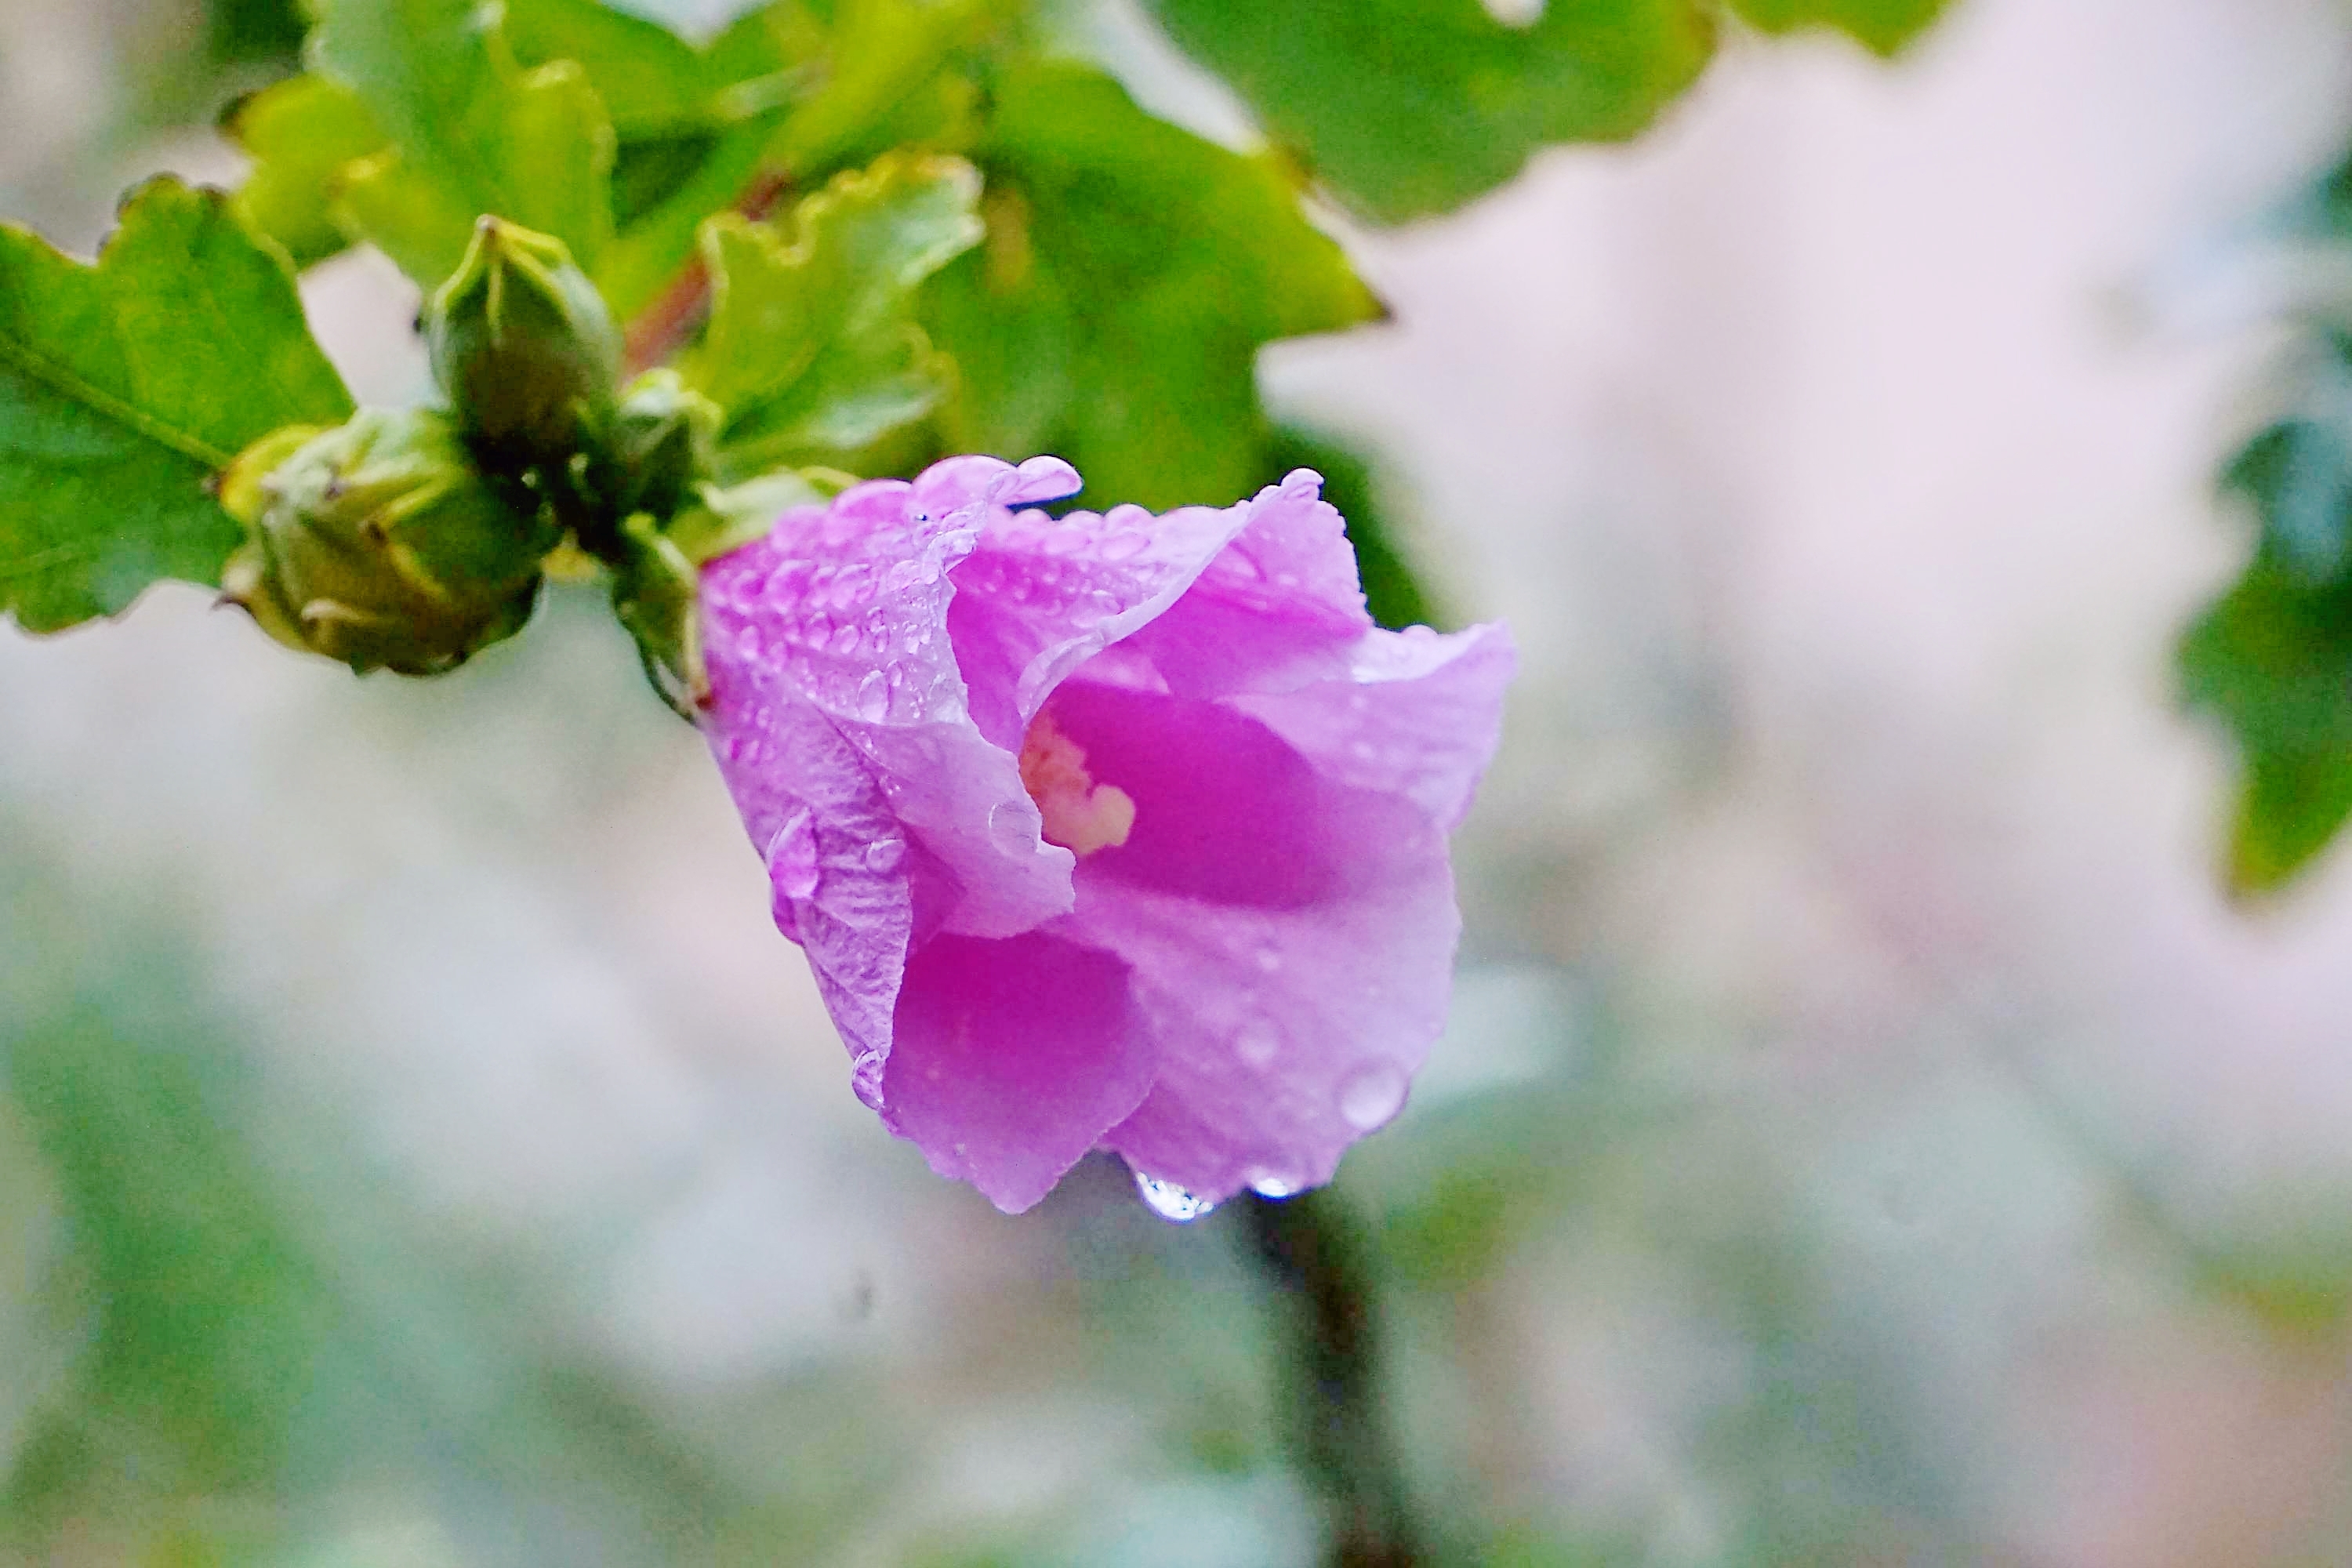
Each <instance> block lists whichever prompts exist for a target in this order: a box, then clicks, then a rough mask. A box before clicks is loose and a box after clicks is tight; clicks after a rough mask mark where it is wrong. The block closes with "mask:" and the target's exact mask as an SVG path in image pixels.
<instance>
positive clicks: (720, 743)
mask: <svg viewBox="0 0 2352 1568" xmlns="http://www.w3.org/2000/svg"><path fill="white" fill-rule="evenodd" d="M1320 485H1321V480H1320V479H1318V477H1317V476H1316V475H1314V474H1312V473H1309V472H1307V471H1305V470H1301V471H1299V472H1297V473H1294V474H1292V475H1291V476H1290V477H1289V478H1288V479H1285V480H1284V481H1283V482H1282V483H1281V484H1280V485H1279V486H1275V487H1271V488H1269V489H1265V490H1264V491H1261V492H1260V493H1259V494H1258V495H1257V496H1256V497H1255V499H1253V500H1247V501H1244V502H1243V503H1241V504H1240V505H1238V506H1234V507H1231V508H1228V509H1226V510H1213V509H1210V508H1207V507H1187V508H1185V509H1183V510H1178V511H1172V512H1170V513H1168V514H1167V515H1166V516H1164V517H1158V518H1155V517H1153V516H1152V515H1151V514H1150V513H1149V512H1147V511H1145V510H1142V509H1141V508H1139V507H1121V508H1118V509H1117V510H1113V511H1112V512H1110V513H1109V514H1108V515H1104V516H1098V515H1097V514H1095V513H1092V512H1076V513H1073V514H1071V515H1070V516H1068V517H1066V518H1064V519H1062V520H1060V521H1055V520H1053V519H1051V518H1048V517H1046V516H1045V514H1044V513H1043V512H1039V511H1034V510H1025V511H1020V512H1015V511H1013V510H1009V509H1010V508H1011V507H1012V506H1013V505H1017V504H1019V503H1022V502H1025V501H1035V500H1047V499H1051V498H1053V497H1056V496H1063V495H1068V494H1070V493H1072V492H1073V491H1075V490H1076V489H1077V488H1078V476H1077V474H1076V472H1075V471H1073V470H1072V469H1071V468H1070V467H1069V465H1067V464H1066V463H1064V462H1061V461H1060V460H1058V459H1056V458H1033V459H1031V460H1030V461H1028V462H1026V463H1024V464H1022V465H1021V466H1020V467H1019V468H1013V467H1010V466H1008V465H1006V464H1003V463H1000V462H997V461H995V460H994V459H992V458H950V459H949V460H947V461H945V462H942V463H940V464H938V465H936V466H934V467H933V468H930V469H929V470H927V471H926V472H925V473H924V474H923V475H922V476H921V477H920V478H919V479H916V480H915V481H914V482H913V483H911V484H908V483H905V482H901V481H897V480H881V481H876V482H873V483H868V484H862V485H859V486H857V487H856V489H851V490H849V491H847V492H845V493H844V494H843V495H842V496H840V497H839V498H838V499H836V500H835V501H834V503H833V505H832V506H831V507H829V508H826V509H823V510H820V509H817V508H814V507H811V508H803V509H799V510H793V511H789V512H786V513H785V514H784V515H783V516H782V518H780V519H779V520H778V521H777V523H776V526H775V528H774V530H773V531H772V532H771V533H770V534H769V535H768V536H767V537H766V538H765V539H764V540H762V541H761V542H758V543H755V544H751V545H749V546H747V547H745V548H744V549H741V550H740V551H737V552H734V553H733V554H731V555H729V556H727V557H726V558H724V559H723V560H721V561H719V562H716V563H713V564H712V565H711V566H710V567H709V569H708V571H707V572H706V574H705V577H704V586H703V613H704V617H705V626H706V630H707V633H708V641H709V665H710V673H711V679H712V685H713V689H714V699H713V702H712V706H711V709H710V713H709V718H708V720H707V721H706V729H707V731H708V732H709V740H710V746H711V751H712V752H713V753H714V754H715V755H716V756H717V758H718V761H719V770H720V772H721V773H723V774H724V775H725V776H726V780H727V784H728V787H729V788H730V790H731V791H732V792H733V793H734V796H735V803H736V805H737V806H738V807H739V808H740V810H741V812H742V814H743V820H744V823H745V825H746V826H748V827H749V828H750V830H751V838H752V842H753V843H754V844H756V845H758V846H759V847H761V849H762V851H763V852H764V853H765V854H766V856H767V860H768V870H769V874H770V877H771V879H772V881H773V884H774V891H775V915H776V923H777V925H778V926H779V927H780V928H782V931H783V932H784V934H786V935H787V936H789V937H791V938H793V940H794V941H795V942H799V943H800V944H801V946H802V947H803V949H805V950H806V952H807V953H808V959H809V963H810V964H811V966H812V967H813V968H814V971H815V973H816V980H817V984H818V987H819V988H820V990H821V991H822V993H823V994H824V1001H825V1005H826V1006H827V1007H828V1008H830V1009H831V1011H832V1014H833V1018H834V1022H835V1025H836V1026H838V1027H839V1028H840V1031H841V1035H842V1038H843V1039H844V1040H845V1042H846V1043H847V1045H848V1047H849V1049H850V1053H851V1056H852V1058H853V1059H854V1062H855V1069H854V1077H853V1081H854V1083H855V1085H856V1090H857V1093H858V1096H859V1098H861V1099H862V1100H865V1102H866V1104H867V1105H869V1106H871V1107H873V1108H874V1110H877V1112H879V1113H880V1114H881V1117H882V1120H883V1121H884V1123H885V1124H886V1125H887V1126H888V1127H889V1128H890V1130H891V1131H894V1132H896V1133H898V1135H899V1136H901V1137H904V1138H908V1139H911V1140H913V1141H914V1142H915V1143H916V1144H917V1145H918V1146H919V1147H920V1148H921V1150H922V1151H923V1153H924V1155H925V1156H926V1157H927V1158H928V1159H929V1162H930V1163H931V1166H932V1168H933V1169H934V1170H937V1171H938V1172H940V1173H941V1174H942V1175H946V1176H951V1177H956V1178H959V1179H961V1180H964V1181H969V1182H971V1184H973V1185H974V1186H977V1187H978V1188H979V1189H980V1190H981V1191H982V1193H984V1194H987V1195H988V1197H989V1198H990V1199H991V1200H992V1201H993V1202H994V1203H995V1204H996V1205H997V1206H998V1207H1000V1208H1003V1209H1005V1210H1008V1211H1012V1212H1018V1211H1019V1210H1022V1209H1025V1208H1027V1207H1029V1206H1030V1205H1033V1204H1034V1203H1036V1202H1037V1201H1038V1200H1039V1199H1040V1198H1042V1197H1044V1196H1045V1194H1046V1193H1047V1192H1048V1191H1049V1190H1050V1189H1051V1188H1052V1187H1053V1185H1054V1184H1055V1182H1056V1181H1058V1180H1059V1179H1060V1178H1061V1175H1062V1173H1064V1172H1065V1171H1066V1170H1068V1169H1069V1168H1070V1166H1071V1165H1073V1164H1074V1163H1076V1162H1077V1161H1078V1160H1079V1159H1080V1158H1081V1157H1082V1156H1084V1155H1085V1154H1086V1153H1087V1151H1088V1150H1090V1149H1093V1148H1096V1147H1097V1146H1101V1147H1107V1148H1110V1149H1113V1150H1116V1151H1118V1152H1119V1153H1120V1154H1121V1155H1123V1156H1124V1157H1125V1158H1126V1159H1127V1161H1128V1163H1129V1164H1130V1165H1132V1166H1133V1167H1134V1168H1135V1170H1136V1171H1137V1173H1139V1176H1148V1177H1150V1178H1154V1179H1156V1181H1157V1182H1158V1183H1160V1184H1166V1185H1167V1186H1170V1187H1175V1188H1181V1189H1185V1190H1186V1191H1188V1192H1189V1193H1190V1194H1197V1195H1198V1196H1199V1198H1201V1199H1202V1200H1203V1201H1210V1202H1213V1201H1215V1200H1218V1199H1222V1198H1223V1197H1225V1196H1227V1195H1229V1194H1233V1193H1234V1192H1237V1191H1239V1190H1240V1189H1241V1188H1243V1187H1245V1186H1255V1187H1256V1188H1257V1189H1258V1190H1259V1191H1261V1192H1265V1193H1269V1194H1279V1193H1285V1192H1295V1191H1297V1190H1298V1189H1300V1188H1303V1187H1307V1186H1310V1185H1314V1184H1318V1183H1321V1182H1324V1181H1328V1179H1329V1178H1330V1175H1331V1173H1332V1171H1333V1169H1334V1168H1335V1167H1336V1166H1337V1165H1338V1163H1339V1156H1340V1155H1341V1154H1342V1153H1344V1152H1346V1151H1347V1149H1348V1147H1349V1144H1351V1143H1353V1142H1355V1141H1356V1140H1357V1139H1359V1138H1360V1137H1362V1136H1363V1135H1364V1134H1365V1133H1367V1132H1369V1131H1372V1130H1373V1129H1374V1128H1377V1127H1379V1126H1380V1125H1381V1124H1382V1123H1383V1122H1385V1121H1388V1120H1389V1119H1390V1118H1391V1117H1392V1116H1393V1115H1395V1114H1396V1112H1397V1110H1398V1109H1399V1108H1400V1107H1401V1106H1402V1104H1403V1103H1404V1098H1405V1090H1406V1086H1407V1084H1408V1082H1409V1080H1410V1079H1411V1078H1412V1073H1413V1071H1414V1070H1415V1069H1416V1068H1419V1067H1420V1065H1421V1062H1422V1059H1423V1057H1424V1056H1425V1055H1426V1054H1427V1052H1428V1049H1429V1047H1430V1043H1431V1042H1432V1041H1433V1039H1434V1038H1435V1037H1436V1036H1437V1033H1438V1030H1439V1028H1440V1026H1441V1025H1442V1024H1443V1023H1444V1017H1445V1008H1446V998H1447V994H1448V991H1449V989H1450V985H1451V973H1452V967H1453V958H1454V942H1455V940H1456V937H1457V936H1458V934H1459V931H1460V928H1461V921H1460V917H1459V915H1458V914H1457V912H1456V910H1455V909H1454V879H1453V871H1452V868H1451V866H1450V864H1449V863H1448V860H1447V855H1446V835H1447V833H1448V832H1449V831H1450V830H1451V829H1452V828H1453V827H1454V825H1455V824H1456V823H1458V822H1459V821H1460V820H1461V818H1462V816H1463V813H1464V812H1465V810H1466V809H1467V808H1468V805H1469V802H1470V795H1471V790H1472V788H1473V786H1474V785H1475V783H1476V781H1477V778H1478V775H1479V773H1480V772H1481V770H1483V769H1484V767H1485V766H1486V762H1487V759H1488V758H1489V757H1490V756H1491V755H1492V754H1493V752H1494V749H1495V742H1496V729H1497V726H1498V723H1499V721H1500V709H1501V700H1502V691H1503V687H1504V685H1505V684H1506V683H1507V681H1508V680H1509V679H1510V676H1511V672H1512V668H1513V655H1512V651H1511V647H1510V641H1509V638H1508V637H1507V635H1506V634H1505V632H1504V631H1503V629H1502V628H1501V627H1499V626H1478V627H1474V628H1473V629H1471V630H1469V631H1466V632H1462V633H1458V634H1456V635H1454V636H1451V637H1441V636H1439V635H1437V634H1436V633H1434V632H1432V631H1430V630H1429V629H1428V628H1427V627H1423V626H1416V627H1414V628H1412V630H1410V631H1407V632H1404V633H1401V634H1400V633H1393V632H1386V631H1381V630H1377V629H1375V628H1374V627H1373V626H1372V624H1371V621H1370V618H1369V617H1368V616H1366V615H1365V613H1364V603H1363V595H1362V594H1361V593H1360V590H1359V588H1358V586H1357V579H1356V563H1355V556H1354V553H1353V552H1352V551H1351V550H1350V549H1349V544H1348V542H1347V539H1346V536H1345V534H1344V532H1343V531H1342V528H1341V523H1340V520H1339V513H1338V512H1336V511H1334V510H1332V509H1331V508H1330V507H1329V506H1328V505H1327V504H1325V503H1324V502H1323V501H1322V500H1319V499H1318V489H1319V487H1320ZM1147 1190H1160V1189H1158V1188H1148V1189H1147Z"/></svg>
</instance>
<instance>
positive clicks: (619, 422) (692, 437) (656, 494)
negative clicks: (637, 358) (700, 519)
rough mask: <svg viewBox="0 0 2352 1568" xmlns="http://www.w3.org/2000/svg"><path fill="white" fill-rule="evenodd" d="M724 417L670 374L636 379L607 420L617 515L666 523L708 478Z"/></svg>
mask: <svg viewBox="0 0 2352 1568" xmlns="http://www.w3.org/2000/svg"><path fill="white" fill-rule="evenodd" d="M725 418H726V415H725V413H724V412H723V411H722V410H721V409H720V408H719V405H717V404H715V403H713V402H711V401H710V399H709V398H707V397H705V396H703V395H701V394H700V393H698V392H695V391H692V390H691V389H689V388H688V386H687V384H686V381H685V378H684V377H682V376H680V375H679V374H677V372H676V371H674V370H656V371H649V372H647V373H646V374H644V375H642V376H640V377H638V378H637V380H636V382H635V384H632V385H631V386H630V388H629V390H628V395H626V396H625V397H623V398H622V399H621V406H620V411H619V413H618V414H617V415H616V416H614V421H613V456H614V460H615V461H616V462H617V463H618V464H619V466H620V470H621V484H620V493H619V496H618V498H617V500H618V502H619V505H618V509H617V510H619V512H620V514H621V515H622V516H624V517H626V516H628V515H629V514H630V513H632V512H640V511H642V512H651V513H652V514H653V515H654V516H655V517H656V518H663V519H667V518H668V517H670V516H672V515H674V514H675V513H677V511H678V510H681V509H683V508H684V507H686V506H688V505H689V504H690V503H691V502H692V501H693V500H694V495H695V487H696V486H697V485H698V483H700V482H701V481H702V480H704V479H708V478H709V475H710V472H711V468H712V466H713V453H714V451H715V449H716V447H717V446H718V442H719V425H720V424H721V423H722V422H723V421H724V419H725Z"/></svg>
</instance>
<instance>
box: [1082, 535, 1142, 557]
mask: <svg viewBox="0 0 2352 1568" xmlns="http://www.w3.org/2000/svg"><path fill="white" fill-rule="evenodd" d="M1149 542H1150V541H1148V540H1146V539H1145V538H1144V537H1143V535H1142V534H1140V533H1138V532H1136V531H1133V530H1131V529H1123V530H1121V531H1118V532H1117V533H1106V534H1105V535H1104V536H1103V538H1102V540H1101V542H1099V543H1097V545H1096V546H1095V553H1096V554H1097V555H1099V556H1100V557H1102V559H1104V560H1105V561H1129V560H1132V559H1133V558H1134V557H1136V556H1138V555H1139V554H1141V553H1142V552H1143V547H1144V545H1145V544H1147V543H1149Z"/></svg>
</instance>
